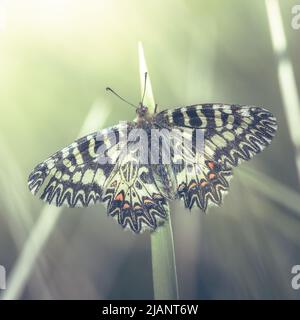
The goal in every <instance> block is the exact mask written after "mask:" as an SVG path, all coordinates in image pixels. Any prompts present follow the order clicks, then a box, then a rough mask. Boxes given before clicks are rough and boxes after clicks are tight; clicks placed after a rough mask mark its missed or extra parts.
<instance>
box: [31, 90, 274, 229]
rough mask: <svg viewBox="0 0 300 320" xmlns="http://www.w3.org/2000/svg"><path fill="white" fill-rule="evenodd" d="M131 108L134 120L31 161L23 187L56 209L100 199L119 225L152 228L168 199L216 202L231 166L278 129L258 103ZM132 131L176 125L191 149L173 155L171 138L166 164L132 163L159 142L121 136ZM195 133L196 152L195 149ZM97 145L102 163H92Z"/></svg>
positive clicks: (263, 144) (195, 203)
mask: <svg viewBox="0 0 300 320" xmlns="http://www.w3.org/2000/svg"><path fill="white" fill-rule="evenodd" d="M110 90H111V89H110ZM111 91H112V90H111ZM113 93H115V92H113ZM122 100H124V99H122ZM142 101H143V100H142ZM135 108H136V113H137V118H136V119H135V120H134V121H131V122H125V123H124V122H122V123H119V124H117V125H115V126H112V127H110V128H107V129H104V130H100V131H98V132H94V133H91V134H88V135H87V136H84V137H82V138H80V139H77V140H76V141H74V142H73V143H72V144H70V145H69V146H67V147H65V148H64V149H62V150H60V151H57V152H56V153H54V154H53V155H52V156H50V157H49V158H48V159H47V160H45V161H43V162H41V163H40V164H38V165H37V166H36V167H35V168H34V170H33V171H32V173H31V174H30V176H29V178H28V186H29V189H30V191H31V192H32V193H33V194H37V193H39V195H40V198H41V199H42V200H44V201H46V202H48V203H49V204H54V205H56V206H62V205H66V206H68V207H88V206H91V205H95V204H97V203H103V204H104V205H105V206H106V208H107V214H108V215H109V216H111V217H114V218H115V219H117V221H118V223H119V224H120V225H121V226H122V227H123V228H129V229H131V230H132V231H133V232H134V233H140V232H141V231H144V230H146V229H149V230H150V231H153V230H155V229H156V228H157V227H159V226H161V225H163V223H164V222H165V221H166V220H167V219H168V216H169V204H168V201H170V200H175V199H180V200H182V201H183V203H184V206H185V207H186V208H187V209H192V208H193V207H198V208H200V209H201V210H202V211H206V210H207V208H208V207H209V206H210V205H213V204H214V205H218V206H219V205H221V203H222V199H223V197H224V194H226V193H227V192H228V189H229V181H230V179H231V177H232V172H233V168H234V167H236V166H238V165H239V164H240V163H241V162H243V161H246V160H249V159H251V158H252V157H253V156H254V155H255V154H257V153H260V152H261V151H262V150H263V149H264V148H265V147H266V146H268V145H269V144H270V143H271V140H272V138H273V137H274V135H275V132H276V130H277V122H276V118H275V117H274V116H273V115H272V114H271V113H270V112H269V111H267V110H266V109H264V108H262V107H257V106H246V105H237V104H222V103H207V104H195V105H191V106H186V107H176V108H173V109H167V110H164V111H161V112H156V110H155V111H154V112H150V111H149V109H148V108H147V106H145V105H144V104H143V102H141V103H140V104H139V105H138V106H137V107H135ZM155 109H156V108H155ZM137 129H138V130H143V132H144V133H145V134H146V137H147V138H151V137H150V136H151V133H152V132H153V130H156V131H159V130H164V134H165V133H166V132H167V133H168V132H171V131H172V130H176V132H177V133H178V132H179V133H180V134H182V136H185V141H190V142H191V148H186V149H188V150H185V151H186V152H185V153H184V154H183V153H182V154H181V153H179V155H178V152H175V147H174V143H173V144H172V146H170V148H169V149H170V150H169V153H168V155H169V158H170V159H169V160H170V161H169V162H168V163H167V164H165V163H163V162H162V161H158V162H156V163H151V162H147V161H144V162H143V161H139V160H138V153H139V152H141V151H145V152H146V154H147V156H146V160H147V159H148V160H149V158H150V157H151V155H152V154H151V152H152V153H153V149H154V150H156V151H157V150H158V149H159V147H160V146H159V145H157V144H156V145H155V144H154V143H153V141H152V140H151V142H152V143H150V144H151V150H150V146H149V143H148V145H147V144H145V143H142V144H141V143H140V142H141V141H138V139H137V140H136V141H135V140H134V139H132V140H131V141H130V142H128V141H126V140H125V139H123V138H124V136H125V135H126V134H127V135H128V134H130V133H132V132H134V130H137ZM199 130H200V131H201V132H202V142H203V143H202V148H200V149H201V150H200V149H199V148H196V147H195V144H196V143H195V141H196V134H197V132H198V131H199ZM174 140H176V139H174ZM179 140H180V139H179ZM179 140H178V141H177V145H181V144H182V143H181V141H179ZM124 141H125V142H124ZM154 145H155V147H154V148H153V146H154ZM100 149H101V150H102V153H101V157H102V158H103V156H104V157H105V158H106V162H103V161H99V159H100V153H99V150H100ZM183 149H184V146H183ZM124 150H125V152H123V151H124ZM120 154H122V156H120ZM162 154H163V152H162V151H161V150H160V151H159V152H158V158H159V159H161V158H162ZM102 158H101V159H102ZM178 158H179V159H178ZM178 160H181V161H178Z"/></svg>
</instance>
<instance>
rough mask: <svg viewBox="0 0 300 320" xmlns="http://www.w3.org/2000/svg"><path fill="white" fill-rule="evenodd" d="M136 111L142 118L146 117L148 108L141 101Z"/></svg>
mask: <svg viewBox="0 0 300 320" xmlns="http://www.w3.org/2000/svg"><path fill="white" fill-rule="evenodd" d="M136 113H137V115H138V116H139V117H140V118H144V117H145V116H146V115H147V113H148V108H147V107H146V106H144V105H143V104H142V103H140V104H139V106H138V108H137V109H136Z"/></svg>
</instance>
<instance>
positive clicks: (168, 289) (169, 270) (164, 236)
mask: <svg viewBox="0 0 300 320" xmlns="http://www.w3.org/2000/svg"><path fill="white" fill-rule="evenodd" d="M138 49H139V66H140V81H141V93H142V94H143V92H144V82H145V72H147V75H148V78H147V85H146V93H145V99H144V104H145V105H146V106H147V107H148V108H149V110H150V111H152V112H154V108H155V100H154V96H153V92H152V86H151V81H150V77H149V73H148V69H147V64H146V60H145V56H144V50H143V46H142V44H141V43H139V48H138ZM168 215H169V218H168V221H166V222H165V224H164V225H163V226H162V227H160V228H159V229H158V230H157V231H155V232H152V233H151V254H152V275H153V289H154V298H155V299H156V300H159V299H164V300H171V299H178V283H177V272H176V260H175V250H174V239H173V232H172V222H171V216H170V212H168Z"/></svg>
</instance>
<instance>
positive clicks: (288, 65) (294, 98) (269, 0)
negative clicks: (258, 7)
mask: <svg viewBox="0 0 300 320" xmlns="http://www.w3.org/2000/svg"><path fill="white" fill-rule="evenodd" d="M266 9H267V15H268V21H269V26H270V32H271V38H272V44H273V51H274V55H275V57H276V63H277V72H278V80H279V86H280V91H281V96H282V100H283V105H284V110H285V116H286V119H287V124H288V128H289V133H290V137H291V140H292V143H293V144H294V146H295V150H296V167H297V171H298V178H299V181H300V153H299V151H298V150H300V130H299V123H300V102H299V95H298V91H297V84H296V79H295V74H294V69H293V65H292V62H291V59H290V58H289V55H288V49H287V40H286V36H285V32H284V28H283V21H282V16H281V13H280V7H279V3H278V1H277V0H266Z"/></svg>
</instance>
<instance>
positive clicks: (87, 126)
mask: <svg viewBox="0 0 300 320" xmlns="http://www.w3.org/2000/svg"><path fill="white" fill-rule="evenodd" d="M109 113H110V112H109V110H108V109H107V108H105V107H104V106H101V107H100V106H99V104H98V103H96V104H95V105H94V106H93V107H92V108H91V110H90V112H89V114H88V116H87V118H86V120H85V122H84V124H83V126H82V128H81V131H80V134H79V136H83V135H85V134H87V133H89V132H91V131H96V130H98V129H99V128H100V127H101V126H104V124H105V121H106V119H107V117H108V115H109ZM62 211H63V208H62V207H54V206H49V205H45V206H44V209H43V210H42V212H41V213H40V215H39V219H38V221H37V222H36V223H35V225H34V226H33V228H32V230H31V232H30V235H29V237H28V239H27V241H26V242H25V244H24V247H23V250H22V252H21V254H20V255H19V257H18V259H17V261H16V263H15V265H14V267H13V269H12V271H11V273H10V275H9V278H8V283H7V290H6V291H4V293H3V296H2V299H3V300H14V299H18V298H19V297H20V295H21V294H22V291H23V289H24V287H25V285H26V282H27V280H28V279H29V277H30V275H31V270H32V269H33V267H34V264H35V262H36V260H37V258H38V256H39V254H40V252H41V250H42V248H43V247H44V245H45V244H46V242H47V240H48V238H49V236H50V234H51V232H52V230H53V229H54V227H55V225H56V223H57V221H58V219H59V217H60V214H61V212H62Z"/></svg>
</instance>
